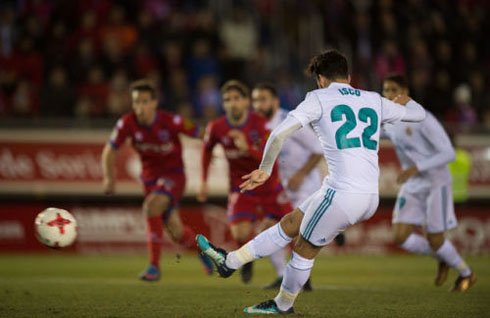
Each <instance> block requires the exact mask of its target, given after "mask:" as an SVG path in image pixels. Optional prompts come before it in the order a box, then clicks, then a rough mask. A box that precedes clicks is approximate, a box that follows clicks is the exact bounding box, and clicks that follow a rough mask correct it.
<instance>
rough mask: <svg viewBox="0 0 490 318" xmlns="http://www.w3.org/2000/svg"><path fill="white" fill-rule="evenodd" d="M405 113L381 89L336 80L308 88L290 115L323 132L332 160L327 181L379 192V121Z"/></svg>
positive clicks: (358, 190) (335, 185)
mask: <svg viewBox="0 0 490 318" xmlns="http://www.w3.org/2000/svg"><path fill="white" fill-rule="evenodd" d="M410 103H415V102H414V101H411V102H409V103H408V104H410ZM405 113H406V110H405V107H403V106H401V105H399V104H396V103H393V102H392V101H390V100H388V99H386V98H383V97H381V96H380V95H379V94H378V93H375V92H369V91H364V90H359V89H355V88H353V87H352V86H350V85H348V84H343V83H332V84H330V85H329V87H327V88H323V89H317V90H314V91H311V92H310V93H308V94H307V96H306V98H305V100H304V101H303V102H302V103H301V104H300V105H299V106H298V107H297V108H296V109H294V110H292V111H291V112H290V113H289V116H293V117H294V118H296V119H297V120H298V121H299V122H300V123H301V125H302V126H307V125H311V126H312V127H313V130H314V131H315V133H316V135H317V137H318V138H319V140H320V145H321V147H322V151H323V154H324V156H325V159H326V160H327V162H328V171H329V174H328V176H327V177H326V178H325V180H324V183H325V184H326V185H328V186H330V187H332V188H334V189H335V190H337V191H339V192H340V191H343V192H351V193H378V179H379V167H378V144H379V136H380V124H381V123H383V122H396V121H399V120H401V119H402V118H404V116H405Z"/></svg>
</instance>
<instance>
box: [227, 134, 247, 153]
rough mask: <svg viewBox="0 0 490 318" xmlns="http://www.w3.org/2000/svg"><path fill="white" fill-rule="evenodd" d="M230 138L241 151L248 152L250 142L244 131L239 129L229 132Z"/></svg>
mask: <svg viewBox="0 0 490 318" xmlns="http://www.w3.org/2000/svg"><path fill="white" fill-rule="evenodd" d="M228 136H230V137H231V139H233V143H234V144H235V146H236V147H237V148H238V150H241V151H248V142H247V137H246V136H245V134H244V133H243V131H241V130H238V129H232V130H230V131H229V132H228Z"/></svg>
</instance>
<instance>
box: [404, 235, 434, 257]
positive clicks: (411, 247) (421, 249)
mask: <svg viewBox="0 0 490 318" xmlns="http://www.w3.org/2000/svg"><path fill="white" fill-rule="evenodd" d="M400 247H401V248H403V249H404V250H406V251H409V252H412V253H416V254H420V255H432V253H433V251H432V249H431V248H430V244H429V241H428V240H427V239H426V238H425V237H423V236H422V235H419V234H415V233H412V234H410V235H409V236H408V237H407V239H406V240H405V242H403V244H401V245H400Z"/></svg>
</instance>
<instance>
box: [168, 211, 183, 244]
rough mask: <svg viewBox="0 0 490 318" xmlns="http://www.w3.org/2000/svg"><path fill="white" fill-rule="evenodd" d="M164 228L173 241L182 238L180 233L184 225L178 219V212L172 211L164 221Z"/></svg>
mask: <svg viewBox="0 0 490 318" xmlns="http://www.w3.org/2000/svg"><path fill="white" fill-rule="evenodd" d="M166 229H167V232H168V234H169V235H170V238H171V239H172V240H173V241H174V242H179V241H180V239H181V238H182V233H183V231H184V226H183V224H182V221H181V220H180V217H179V214H178V213H177V212H176V211H172V214H171V215H170V218H169V219H168V221H167V223H166Z"/></svg>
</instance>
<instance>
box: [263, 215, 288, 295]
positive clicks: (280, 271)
mask: <svg viewBox="0 0 490 318" xmlns="http://www.w3.org/2000/svg"><path fill="white" fill-rule="evenodd" d="M276 223H277V221H276V220H275V219H272V218H265V219H264V220H263V221H262V223H261V225H260V227H259V231H260V232H263V231H264V230H266V229H268V228H270V227H272V226H274V225H275V224H276ZM269 260H270V261H271V263H272V266H273V267H274V269H275V270H276V274H277V279H276V280H275V281H274V282H272V283H271V284H269V285H267V286H266V287H265V288H266V289H271V288H279V287H280V286H281V281H282V277H283V275H284V271H285V270H286V252H285V249H284V248H282V249H279V250H277V251H276V252H274V253H272V254H271V255H270V256H269Z"/></svg>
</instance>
